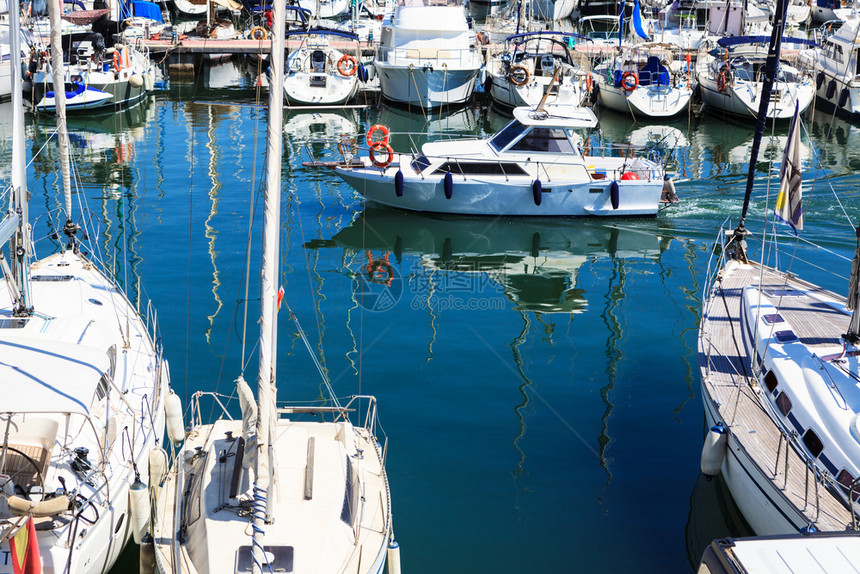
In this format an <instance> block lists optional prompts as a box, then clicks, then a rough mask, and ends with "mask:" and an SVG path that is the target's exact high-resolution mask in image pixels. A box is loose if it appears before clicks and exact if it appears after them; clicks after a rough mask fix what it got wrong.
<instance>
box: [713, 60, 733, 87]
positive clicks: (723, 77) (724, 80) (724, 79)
mask: <svg viewBox="0 0 860 574" xmlns="http://www.w3.org/2000/svg"><path fill="white" fill-rule="evenodd" d="M731 81H732V70H731V68H729V64H728V63H726V64H725V66H723V68H722V69H721V70H720V73H719V74H717V91H720V92H722V91H723V90H725V89H726V86H727V85H729V84H730V83H731Z"/></svg>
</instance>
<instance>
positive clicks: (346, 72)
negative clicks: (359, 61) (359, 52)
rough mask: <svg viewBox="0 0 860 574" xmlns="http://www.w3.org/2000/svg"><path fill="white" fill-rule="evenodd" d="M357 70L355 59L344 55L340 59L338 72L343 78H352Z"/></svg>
mask: <svg viewBox="0 0 860 574" xmlns="http://www.w3.org/2000/svg"><path fill="white" fill-rule="evenodd" d="M357 69H358V66H357V65H356V63H355V58H353V57H352V56H350V55H349V54H344V55H343V56H341V57H340V60H338V61H337V71H338V72H339V73H340V75H341V76H347V77H348V76H351V75H353V74H355V71H356V70H357Z"/></svg>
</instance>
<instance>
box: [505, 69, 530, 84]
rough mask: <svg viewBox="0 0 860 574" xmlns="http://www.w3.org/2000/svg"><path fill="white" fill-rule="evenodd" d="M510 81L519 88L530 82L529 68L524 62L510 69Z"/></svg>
mask: <svg viewBox="0 0 860 574" xmlns="http://www.w3.org/2000/svg"><path fill="white" fill-rule="evenodd" d="M508 81H510V82H511V83H512V84H513V85H515V86H516V87H518V88H521V87H523V86H525V85H526V84H528V83H529V69H528V68H526V67H525V66H523V65H522V64H517V65H515V66H511V69H510V70H509V71H508Z"/></svg>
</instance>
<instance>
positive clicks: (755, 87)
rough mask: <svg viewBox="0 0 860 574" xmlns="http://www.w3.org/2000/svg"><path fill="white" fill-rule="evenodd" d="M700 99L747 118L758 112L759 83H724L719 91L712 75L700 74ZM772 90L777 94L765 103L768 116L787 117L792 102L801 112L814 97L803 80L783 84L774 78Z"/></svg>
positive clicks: (809, 84)
mask: <svg viewBox="0 0 860 574" xmlns="http://www.w3.org/2000/svg"><path fill="white" fill-rule="evenodd" d="M699 86H700V87H701V93H702V99H703V100H704V101H705V103H706V104H708V105H709V106H711V107H712V108H714V109H715V110H720V111H724V112H728V113H730V114H734V115H737V116H743V117H748V118H755V117H756V116H757V115H758V108H759V102H760V100H761V89H762V88H761V83H760V82H744V83H743V85H741V86H726V87H725V88H724V89H723V91H722V92H720V91H719V90H718V89H717V82H716V81H715V80H713V79H711V78H707V77H700V78H699ZM773 93H774V94H778V95H779V97H778V99H771V102H770V104H769V105H768V107H767V117H768V118H769V119H779V120H787V119H791V117H792V116H793V115H794V108H795V103H796V102H799V104H800V113H803V112H804V111H806V108H808V107H809V105H810V104H811V103H812V99H813V98H814V97H815V87H814V86H813V85H812V84H811V83H809V82H805V83H802V84H786V83H784V82H775V83H774V85H773Z"/></svg>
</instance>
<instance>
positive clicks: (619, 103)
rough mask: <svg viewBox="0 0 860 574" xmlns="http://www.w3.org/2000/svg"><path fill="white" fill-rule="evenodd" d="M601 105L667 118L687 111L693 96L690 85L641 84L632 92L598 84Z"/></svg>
mask: <svg viewBox="0 0 860 574" xmlns="http://www.w3.org/2000/svg"><path fill="white" fill-rule="evenodd" d="M598 86H599V87H598V90H597V97H598V100H599V101H600V104H601V105H604V106H606V107H607V108H609V109H612V110H615V111H617V112H621V113H624V114H633V115H634V116H647V117H649V118H666V117H671V116H675V115H678V114H680V113H682V112H685V111H686V110H687V108H688V106H689V104H690V98H692V96H693V90H691V89H690V88H689V86H686V85H682V86H678V87H672V86H639V87H638V88H636V89H635V90H633V91H632V92H628V91H627V90H625V89H624V88H623V87H614V86H610V85H608V84H602V83H601V84H598Z"/></svg>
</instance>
